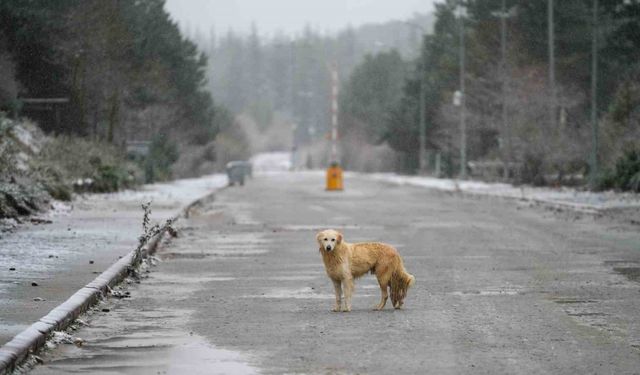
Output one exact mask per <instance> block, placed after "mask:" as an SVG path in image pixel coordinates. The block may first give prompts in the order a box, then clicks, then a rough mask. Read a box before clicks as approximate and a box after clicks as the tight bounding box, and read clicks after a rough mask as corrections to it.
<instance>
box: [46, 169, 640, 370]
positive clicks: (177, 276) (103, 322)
mask: <svg viewBox="0 0 640 375" xmlns="http://www.w3.org/2000/svg"><path fill="white" fill-rule="evenodd" d="M180 227H181V229H180V236H179V238H177V239H175V240H173V241H172V242H170V243H169V244H167V245H166V246H164V247H163V249H162V250H161V252H160V254H159V256H160V258H161V259H162V262H160V264H159V265H158V266H157V267H154V268H152V270H151V273H149V278H148V279H145V280H143V281H142V283H141V284H133V285H130V286H128V290H129V291H130V292H131V294H132V298H130V299H123V300H111V301H108V302H106V303H105V304H104V305H102V306H100V307H99V309H102V308H105V307H106V308H109V309H110V311H109V312H107V313H103V312H100V311H97V312H94V313H93V314H91V315H90V316H88V317H85V319H86V320H88V321H89V323H90V326H88V327H85V328H81V329H80V330H78V331H77V332H76V333H75V334H76V335H77V336H80V337H82V338H83V339H85V340H86V344H85V345H84V346H83V347H81V348H76V347H75V346H73V345H61V346H59V347H58V348H57V349H56V350H53V351H50V352H49V353H48V354H46V355H45V357H44V359H45V364H44V365H42V366H38V367H37V368H36V369H35V371H34V373H36V374H52V373H54V374H58V373H59V374H62V373H69V372H76V373H96V374H98V373H104V374H110V373H129V374H144V373H149V374H157V373H175V374H181V373H190V374H198V373H202V374H210V373H253V372H262V373H320V374H334V373H335V374H343V373H345V374H351V373H371V374H390V373H398V374H420V373H432V374H460V373H473V374H502V373H504V374H515V373H522V374H539V373H550V374H576V373H581V374H582V373H583V374H592V373H594V374H611V373H615V374H634V373H640V284H639V283H638V282H637V281H634V278H635V279H637V278H638V276H639V275H640V272H639V271H640V234H639V233H638V228H637V227H625V226H621V225H620V224H616V223H614V222H613V221H608V220H607V219H594V218H592V217H581V218H578V217H574V216H572V215H566V214H563V215H558V214H554V213H551V212H548V211H545V210H543V209H539V208H529V207H523V206H520V205H518V203H517V202H513V201H501V200H497V199H491V198H471V197H465V196H460V195H455V194H448V193H441V192H435V191H430V190H425V189H421V188H413V187H406V186H404V187H399V186H394V185H389V184H385V183H381V182H371V181H369V180H367V179H364V178H360V177H358V178H356V177H352V178H349V179H347V180H346V191H344V192H325V191H324V190H323V176H322V175H321V174H318V173H301V174H290V173H285V174H273V175H268V176H261V177H258V178H256V179H254V180H251V181H249V182H248V184H247V185H246V186H244V187H242V188H239V187H238V188H229V189H225V190H224V191H222V192H220V193H219V194H217V196H216V197H215V199H214V200H213V201H210V202H207V203H206V204H204V205H202V206H201V207H198V208H197V209H196V210H194V212H193V213H192V215H191V217H190V218H189V219H188V220H184V221H181V223H180ZM327 227H332V228H336V229H341V230H343V232H344V234H345V238H346V239H347V240H348V241H351V242H357V241H363V240H371V241H373V240H376V241H385V242H388V243H391V244H393V245H394V246H396V247H397V248H398V249H399V251H400V253H401V254H402V256H403V257H404V259H405V266H406V268H407V269H408V271H409V272H410V273H412V274H413V275H415V277H416V280H417V282H416V285H415V287H414V288H413V289H411V290H410V292H409V296H408V298H407V300H406V305H405V309H403V310H401V311H394V310H393V309H391V308H390V307H389V306H387V309H386V310H385V311H382V312H375V311H372V310H371V309H372V307H373V306H374V305H375V303H376V302H377V301H378V298H379V295H378V293H379V291H378V288H377V284H376V282H375V278H374V277H373V276H366V277H364V278H363V279H361V280H359V281H358V282H357V283H356V291H355V296H354V300H353V311H352V312H351V313H333V312H330V309H331V307H332V304H333V295H332V293H333V287H332V285H331V282H330V281H329V279H328V278H327V277H326V275H325V274H324V269H323V266H322V261H321V259H320V255H319V254H318V249H317V246H316V244H315V242H314V235H315V232H316V231H317V230H318V229H321V228H327Z"/></svg>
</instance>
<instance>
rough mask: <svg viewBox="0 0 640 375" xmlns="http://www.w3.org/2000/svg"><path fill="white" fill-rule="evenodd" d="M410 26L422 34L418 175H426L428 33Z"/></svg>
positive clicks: (420, 28)
mask: <svg viewBox="0 0 640 375" xmlns="http://www.w3.org/2000/svg"><path fill="white" fill-rule="evenodd" d="M406 24H407V25H408V26H411V27H414V28H417V29H419V30H420V31H421V32H422V45H421V47H420V65H421V67H422V69H419V70H418V74H420V103H419V105H420V124H419V126H420V129H419V131H420V139H419V141H420V146H419V147H420V149H419V150H418V173H425V172H426V169H427V113H426V108H425V105H424V104H425V101H426V93H425V92H426V90H427V88H426V84H427V83H426V82H425V80H426V76H427V64H426V63H425V60H426V59H425V53H424V52H425V49H424V48H422V47H425V46H426V44H427V43H426V41H427V31H426V30H425V28H424V27H422V26H420V25H417V24H414V23H411V22H406Z"/></svg>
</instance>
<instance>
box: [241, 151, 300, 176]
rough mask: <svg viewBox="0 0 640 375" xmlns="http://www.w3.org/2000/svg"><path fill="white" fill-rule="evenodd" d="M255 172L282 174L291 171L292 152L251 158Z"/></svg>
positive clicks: (265, 154) (269, 153) (266, 153)
mask: <svg viewBox="0 0 640 375" xmlns="http://www.w3.org/2000/svg"><path fill="white" fill-rule="evenodd" d="M250 161H251V164H252V165H253V170H254V171H255V172H282V171H288V170H291V153H290V152H265V153H260V154H256V155H254V156H253V157H252V158H251V160H250Z"/></svg>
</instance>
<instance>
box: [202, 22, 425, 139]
mask: <svg viewBox="0 0 640 375" xmlns="http://www.w3.org/2000/svg"><path fill="white" fill-rule="evenodd" d="M410 22H412V23H415V24H419V25H423V26H424V27H425V28H426V29H429V28H430V24H431V16H430V15H421V14H416V15H414V16H413V18H412V19H411V20H410ZM190 38H191V39H193V40H194V41H195V42H196V43H197V44H198V46H199V47H200V48H201V49H202V50H203V51H205V52H206V53H207V54H208V56H209V62H210V64H209V69H208V75H209V88H210V90H211V92H212V93H213V95H214V98H215V100H216V101H217V102H219V103H222V104H223V105H225V106H226V107H228V108H230V109H231V110H232V111H234V112H237V113H246V114H248V115H250V116H251V117H252V118H253V120H255V122H256V123H257V126H258V128H259V129H261V130H264V129H266V128H268V127H269V126H270V125H272V123H273V122H278V119H279V120H282V121H285V122H287V123H288V130H287V131H288V132H290V131H291V130H290V126H291V123H295V124H296V125H297V126H296V130H295V133H296V135H295V142H294V143H296V144H297V145H303V144H307V143H309V142H311V141H313V140H314V139H316V138H321V139H323V138H324V135H325V132H326V131H327V129H328V125H329V102H328V99H329V92H330V86H329V83H330V80H329V76H330V75H329V66H330V64H332V63H333V62H336V63H337V66H338V69H339V73H340V76H341V78H342V80H343V81H345V80H346V79H347V78H348V76H349V75H350V74H351V72H352V71H353V69H354V67H355V66H356V65H358V64H359V63H360V62H361V61H362V60H363V58H364V56H365V55H366V54H368V53H372V52H377V51H388V50H390V49H397V50H398V51H399V52H400V54H401V55H402V56H404V57H405V58H412V57H415V53H416V52H417V50H418V47H419V42H420V30H417V29H416V28H414V27H412V26H411V25H408V24H407V22H403V21H391V22H388V23H384V24H370V25H363V26H360V27H357V28H353V27H348V28H346V29H345V30H343V31H341V32H339V33H337V34H336V35H332V34H330V35H326V34H322V33H320V32H318V31H316V30H313V29H312V28H311V27H306V28H305V29H304V30H302V31H301V32H300V33H299V34H298V35H294V36H290V35H283V34H277V35H275V36H271V37H264V36H261V35H259V30H258V29H257V27H255V26H254V27H253V28H252V32H251V33H250V34H249V35H246V36H243V35H239V34H237V33H234V32H233V31H229V32H226V33H224V34H222V35H216V34H215V33H213V32H211V33H210V34H209V35H203V34H202V33H201V32H194V33H193V34H192V35H190ZM274 116H275V117H277V119H276V120H274ZM289 138H290V136H289ZM286 146H287V147H291V146H292V145H291V143H289V144H288V145H286Z"/></svg>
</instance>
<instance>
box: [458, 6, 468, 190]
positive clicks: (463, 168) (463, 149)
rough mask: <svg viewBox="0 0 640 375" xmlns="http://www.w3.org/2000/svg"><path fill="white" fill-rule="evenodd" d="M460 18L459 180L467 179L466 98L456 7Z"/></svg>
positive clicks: (462, 34)
mask: <svg viewBox="0 0 640 375" xmlns="http://www.w3.org/2000/svg"><path fill="white" fill-rule="evenodd" d="M458 10H459V12H458V16H459V18H460V46H459V47H460V178H461V179H465V178H467V122H466V121H467V119H466V115H467V114H466V111H467V98H466V93H465V74H466V67H465V48H464V8H463V7H462V5H458Z"/></svg>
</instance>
